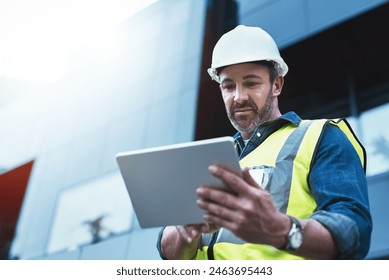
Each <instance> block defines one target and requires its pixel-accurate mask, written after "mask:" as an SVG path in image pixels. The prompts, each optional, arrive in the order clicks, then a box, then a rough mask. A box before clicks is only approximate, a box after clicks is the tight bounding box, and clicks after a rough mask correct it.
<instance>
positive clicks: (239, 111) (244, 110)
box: [234, 107, 254, 115]
mask: <svg viewBox="0 0 389 280" xmlns="http://www.w3.org/2000/svg"><path fill="white" fill-rule="evenodd" d="M252 111H254V109H253V108H251V107H244V108H237V109H235V110H234V114H238V115H243V114H249V113H251V112H252Z"/></svg>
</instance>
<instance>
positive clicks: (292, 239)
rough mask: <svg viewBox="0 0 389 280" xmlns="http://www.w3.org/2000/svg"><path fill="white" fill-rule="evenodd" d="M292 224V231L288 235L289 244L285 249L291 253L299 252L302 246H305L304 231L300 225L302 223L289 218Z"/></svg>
mask: <svg viewBox="0 0 389 280" xmlns="http://www.w3.org/2000/svg"><path fill="white" fill-rule="evenodd" d="M288 217H289V219H290V222H291V227H290V231H289V233H288V243H287V244H286V247H285V249H286V250H291V251H297V250H298V249H299V248H300V247H301V244H303V239H304V230H303V228H302V227H301V225H300V222H299V221H298V220H297V219H296V218H295V217H291V216H288Z"/></svg>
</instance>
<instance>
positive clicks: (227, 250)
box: [196, 119, 366, 260]
mask: <svg viewBox="0 0 389 280" xmlns="http://www.w3.org/2000/svg"><path fill="white" fill-rule="evenodd" d="M328 124H332V125H336V126H338V127H339V128H340V129H341V130H342V131H343V132H344V133H345V135H346V136H347V138H348V139H349V140H350V142H351V143H352V145H353V146H354V148H355V150H356V152H357V153H358V155H359V158H360V160H361V164H362V166H363V167H364V169H365V167H366V166H365V158H366V154H365V150H364V148H363V146H362V145H361V144H360V143H359V141H358V139H357V138H356V136H355V135H354V133H353V131H352V129H351V128H350V126H349V125H348V123H347V121H346V120H344V119H336V120H326V119H323V120H314V121H312V120H304V121H302V122H301V123H300V125H299V126H296V125H294V124H289V125H286V126H284V127H283V128H281V129H279V130H278V131H276V132H274V133H273V134H271V135H270V136H269V137H268V138H267V139H266V140H265V141H264V142H263V143H262V144H260V145H259V146H258V147H257V148H256V149H255V150H253V151H252V152H251V153H249V154H248V155H246V156H245V157H244V158H243V159H242V160H241V161H240V165H241V167H242V168H243V167H249V168H258V167H261V166H262V167H263V166H266V167H270V168H273V174H272V176H271V180H270V182H269V184H268V186H266V189H267V190H268V191H269V193H270V194H271V196H272V200H273V203H274V204H275V205H276V207H277V208H278V209H279V210H280V211H281V212H283V213H286V214H288V215H291V216H294V217H297V218H301V219H306V218H308V217H309V216H310V215H311V214H312V213H313V212H314V211H315V210H316V207H317V205H316V202H315V199H314V197H313V195H312V193H311V190H310V187H309V183H308V174H309V172H310V166H311V161H312V159H313V156H314V153H315V150H316V147H317V144H318V142H319V139H320V136H321V135H322V132H323V129H324V127H325V126H326V125H328ZM196 259H235V260H238V259H240V260H249V259H270V260H277V259H280V260H281V259H302V258H301V257H298V256H295V255H293V254H289V253H288V252H286V251H282V250H278V249H277V248H275V247H273V246H268V245H261V244H251V243H247V242H245V241H244V240H241V239H240V238H238V237H236V236H235V235H234V234H233V233H232V232H230V231H229V230H227V229H225V228H223V229H221V230H219V232H218V233H215V234H213V235H210V234H208V235H203V236H202V239H201V241H200V243H199V247H198V250H197V255H196Z"/></svg>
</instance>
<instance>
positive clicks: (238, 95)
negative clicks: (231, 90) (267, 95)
mask: <svg viewBox="0 0 389 280" xmlns="http://www.w3.org/2000/svg"><path fill="white" fill-rule="evenodd" d="M246 100H248V94H247V92H246V90H245V89H244V88H243V87H241V86H236V89H235V96H234V101H235V102H237V103H242V102H243V101H246Z"/></svg>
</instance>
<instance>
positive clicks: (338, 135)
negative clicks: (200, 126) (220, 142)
mask: <svg viewBox="0 0 389 280" xmlns="http://www.w3.org/2000/svg"><path fill="white" fill-rule="evenodd" d="M300 122H301V118H300V117H299V116H298V115H297V114H296V113H294V112H288V113H286V114H284V115H283V116H281V117H280V118H278V119H276V120H273V121H269V122H266V123H263V124H261V125H260V126H259V127H258V128H257V130H256V132H255V133H258V132H259V133H260V134H261V137H259V138H258V137H254V138H253V139H252V140H250V141H249V142H248V143H247V145H246V146H244V142H243V139H242V137H241V135H240V133H237V134H236V135H235V136H234V138H235V139H236V141H237V142H238V144H239V145H238V152H239V154H240V158H243V157H244V156H246V155H247V154H249V153H250V152H251V151H252V150H254V149H255V148H256V147H257V146H258V145H260V144H261V143H262V142H263V141H264V140H265V139H266V138H267V137H268V136H269V135H270V134H272V133H273V132H275V131H276V130H278V129H279V128H281V127H283V126H284V125H286V124H288V123H293V124H295V125H299V123H300ZM308 182H309V187H310V189H311V191H312V195H313V197H314V198H315V200H316V203H317V209H316V211H315V212H314V213H313V214H312V215H311V217H310V218H312V219H315V220H317V221H319V222H320V223H321V224H323V225H324V226H325V227H326V228H327V229H328V230H329V231H330V232H331V234H332V237H333V238H334V240H335V242H336V244H337V247H338V249H339V252H340V253H339V256H338V257H339V259H363V258H365V257H366V255H367V253H368V251H369V248H370V236H371V231H372V219H371V215H370V209H369V199H368V191H367V181H366V176H365V170H364V169H363V166H362V165H361V163H360V159H359V157H358V154H357V153H356V151H355V149H354V147H353V146H352V145H351V143H350V141H349V140H348V138H347V137H346V136H345V135H344V133H343V132H342V131H341V130H340V129H339V128H338V127H336V126H333V125H328V126H326V128H325V130H324V133H323V134H322V136H321V138H320V140H319V143H318V148H317V150H316V153H315V155H314V158H313V161H312V166H311V171H310V173H309V178H308Z"/></svg>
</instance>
